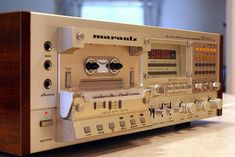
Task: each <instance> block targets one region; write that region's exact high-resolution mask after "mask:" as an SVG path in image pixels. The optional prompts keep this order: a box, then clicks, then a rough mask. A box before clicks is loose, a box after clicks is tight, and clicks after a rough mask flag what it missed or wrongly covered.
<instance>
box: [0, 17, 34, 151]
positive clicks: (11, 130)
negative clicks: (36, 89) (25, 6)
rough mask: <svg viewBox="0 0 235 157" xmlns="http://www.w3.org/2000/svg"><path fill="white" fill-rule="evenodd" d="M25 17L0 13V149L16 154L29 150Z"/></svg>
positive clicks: (27, 52) (27, 40) (27, 38)
mask: <svg viewBox="0 0 235 157" xmlns="http://www.w3.org/2000/svg"><path fill="white" fill-rule="evenodd" d="M29 17H30V13H26V12H24V13H23V12H15V13H6V14H0V21H1V22H0V151H3V152H7V153H11V154H16V155H24V154H26V153H29V148H28V146H27V145H28V144H29V141H28V140H29V137H28V136H30V134H29V103H30V102H29V79H28V77H29V76H27V75H29V70H28V69H27V68H26V67H28V68H29V59H28V57H29V53H30V50H29V44H30V39H29V36H30V34H26V33H28V32H29V29H30V28H29V27H30V26H29V22H30V21H29V20H30V19H29ZM26 21H27V22H26ZM27 55H28V56H27ZM24 68H26V69H25V71H24V70H23V69H24ZM26 81H28V83H27V82H26ZM26 134H27V135H26ZM26 142H27V143H28V144H25V143H26ZM23 147H25V148H23Z"/></svg>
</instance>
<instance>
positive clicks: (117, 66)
mask: <svg viewBox="0 0 235 157" xmlns="http://www.w3.org/2000/svg"><path fill="white" fill-rule="evenodd" d="M109 67H110V69H111V70H120V69H121V68H122V67H123V65H122V64H121V63H113V62H112V63H110V65H109Z"/></svg>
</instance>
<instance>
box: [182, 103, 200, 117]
mask: <svg viewBox="0 0 235 157" xmlns="http://www.w3.org/2000/svg"><path fill="white" fill-rule="evenodd" d="M181 107H182V108H183V111H184V112H185V113H190V114H194V113H195V112H196V110H197V108H196V104H194V103H181Z"/></svg>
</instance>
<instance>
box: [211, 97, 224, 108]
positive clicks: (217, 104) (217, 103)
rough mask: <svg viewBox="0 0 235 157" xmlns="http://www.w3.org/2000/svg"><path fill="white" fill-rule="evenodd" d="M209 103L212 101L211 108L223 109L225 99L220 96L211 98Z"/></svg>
mask: <svg viewBox="0 0 235 157" xmlns="http://www.w3.org/2000/svg"><path fill="white" fill-rule="evenodd" d="M209 103H210V107H211V108H217V109H222V107H223V101H222V100H221V99H218V98H213V99H210V100H209Z"/></svg>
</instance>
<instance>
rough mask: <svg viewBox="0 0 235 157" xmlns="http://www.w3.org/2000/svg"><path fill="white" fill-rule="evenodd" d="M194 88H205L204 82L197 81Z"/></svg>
mask: <svg viewBox="0 0 235 157" xmlns="http://www.w3.org/2000/svg"><path fill="white" fill-rule="evenodd" d="M194 88H195V89H197V90H203V83H199V82H196V83H195V84H194Z"/></svg>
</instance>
